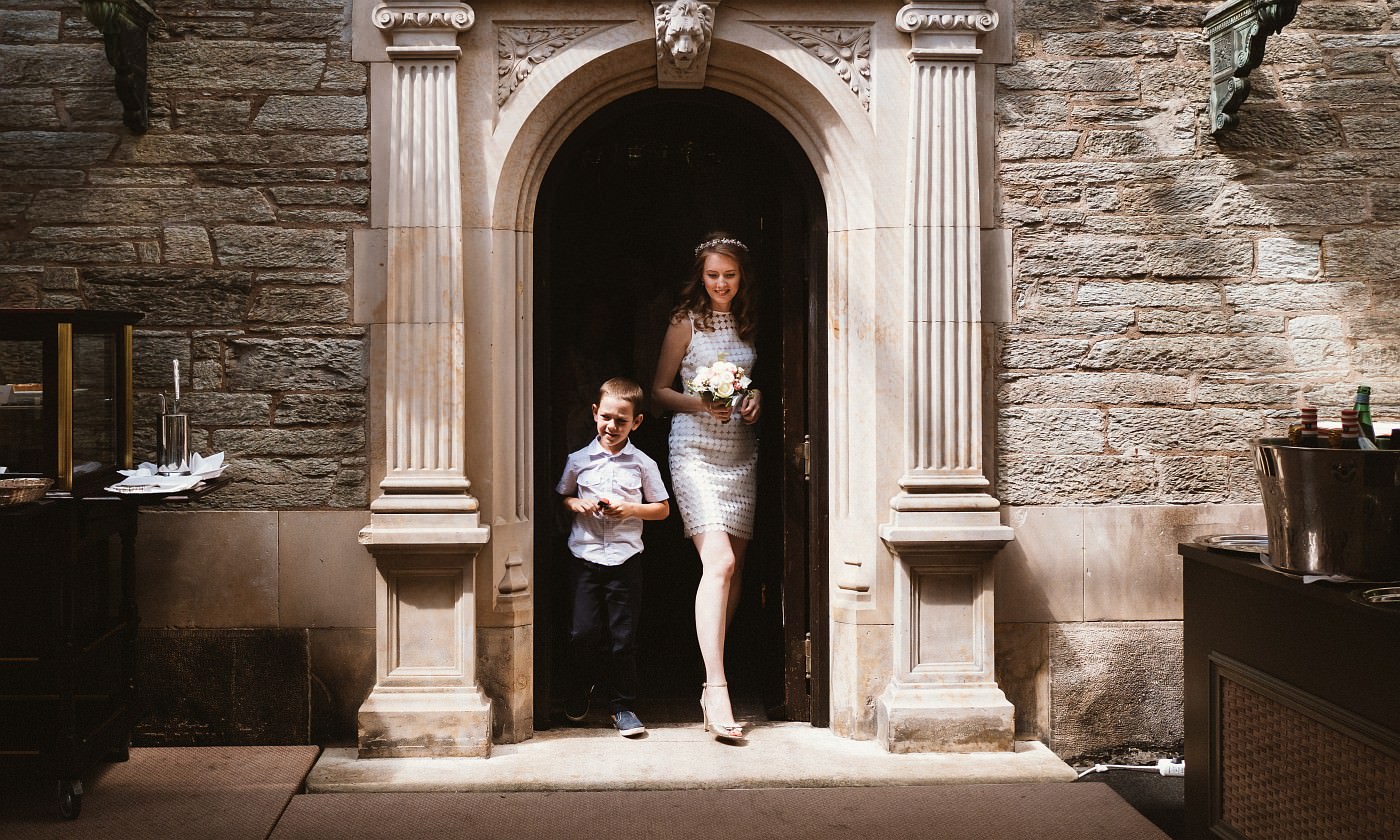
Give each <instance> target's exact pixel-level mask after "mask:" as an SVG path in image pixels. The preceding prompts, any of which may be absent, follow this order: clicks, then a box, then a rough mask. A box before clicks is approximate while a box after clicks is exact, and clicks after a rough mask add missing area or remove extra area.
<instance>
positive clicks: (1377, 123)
mask: <svg viewBox="0 0 1400 840" xmlns="http://www.w3.org/2000/svg"><path fill="white" fill-rule="evenodd" d="M1342 132H1343V133H1344V134H1345V135H1346V138H1347V144H1348V145H1350V146H1351V147H1352V148H1358V149H1400V118H1397V117H1393V116H1390V115H1388V114H1360V115H1354V116H1344V117H1342Z"/></svg>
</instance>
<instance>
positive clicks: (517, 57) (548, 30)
mask: <svg viewBox="0 0 1400 840" xmlns="http://www.w3.org/2000/svg"><path fill="white" fill-rule="evenodd" d="M596 28H597V27H593V26H549V27H538V28H536V27H525V26H501V27H499V28H497V30H496V57H497V63H496V77H497V78H496V105H497V107H499V106H501V105H504V104H505V102H506V100H507V99H509V98H510V95H511V94H512V93H515V89H516V88H518V87H520V83H521V82H523V81H525V77H526V76H528V75H530V72H531V71H532V70H534V69H535V67H536V66H538V65H540V64H543V63H544V62H545V61H546V60H548V59H549V57H550V56H552V55H554V54H555V53H556V52H558V51H559V50H562V49H563V48H564V47H567V46H568V45H569V44H570V43H571V42H573V41H574V40H576V39H578V38H581V37H583V36H584V35H587V34H588V33H589V32H592V31H593V30H594V29H596Z"/></svg>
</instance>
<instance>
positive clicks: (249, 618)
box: [136, 493, 277, 628]
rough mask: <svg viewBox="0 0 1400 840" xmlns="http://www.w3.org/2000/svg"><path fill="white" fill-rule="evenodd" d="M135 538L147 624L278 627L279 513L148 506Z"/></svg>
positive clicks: (138, 584)
mask: <svg viewBox="0 0 1400 840" xmlns="http://www.w3.org/2000/svg"><path fill="white" fill-rule="evenodd" d="M217 495H220V494H217V493H216V494H212V495H211V496H210V498H213V497H214V496H217ZM136 543H137V556H138V557H140V558H141V562H140V563H138V564H137V566H136V588H137V591H138V592H140V593H141V624H142V626H144V627H206V628H207V627H276V626H277V513H276V512H275V511H271V512H270V511H263V512H247V513H224V512H213V511H197V512H172V511H159V512H147V511H143V512H142V513H141V520H140V525H139V530H138V532H137V538H136Z"/></svg>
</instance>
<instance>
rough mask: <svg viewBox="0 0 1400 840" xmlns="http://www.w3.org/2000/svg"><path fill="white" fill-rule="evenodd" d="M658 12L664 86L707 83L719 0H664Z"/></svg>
mask: <svg viewBox="0 0 1400 840" xmlns="http://www.w3.org/2000/svg"><path fill="white" fill-rule="evenodd" d="M652 5H653V7H654V9H655V13H656V73H657V81H658V83H659V85H660V86H661V87H679V88H699V87H704V84H705V69H706V67H707V66H708V64H709V57H710V37H711V35H712V33H713V32H714V28H715V7H716V6H718V5H719V0H711V2H708V3H701V2H698V0H675V2H660V1H659V0H652Z"/></svg>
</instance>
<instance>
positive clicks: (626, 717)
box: [612, 709, 647, 738]
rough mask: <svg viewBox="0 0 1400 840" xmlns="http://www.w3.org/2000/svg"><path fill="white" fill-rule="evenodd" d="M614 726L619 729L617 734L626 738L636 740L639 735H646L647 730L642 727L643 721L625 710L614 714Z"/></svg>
mask: <svg viewBox="0 0 1400 840" xmlns="http://www.w3.org/2000/svg"><path fill="white" fill-rule="evenodd" d="M612 718H613V726H616V727H617V734H619V735H621V736H623V737H624V738H635V737H637V736H638V735H644V734H646V731H647V728H646V727H645V726H642V721H641V719H640V718H638V717H637V716H636V715H634V714H633V713H632V712H630V711H628V710H626V709H623V710H622V711H620V712H618V713H616V714H614V715H613V716H612Z"/></svg>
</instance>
